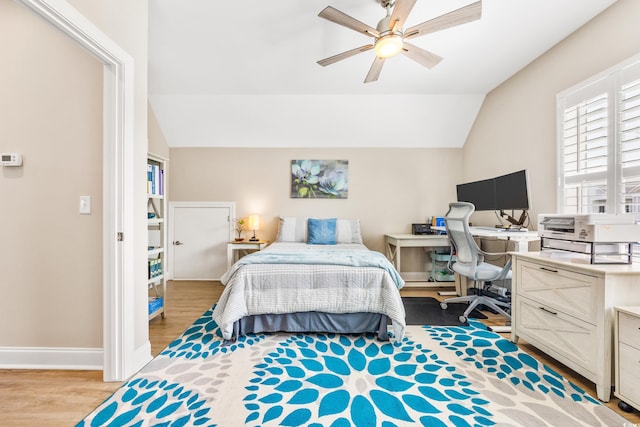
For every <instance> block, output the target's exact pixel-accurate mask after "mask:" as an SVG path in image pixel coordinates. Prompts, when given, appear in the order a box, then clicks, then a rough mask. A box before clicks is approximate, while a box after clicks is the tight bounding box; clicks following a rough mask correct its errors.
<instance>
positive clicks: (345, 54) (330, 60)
mask: <svg viewBox="0 0 640 427" xmlns="http://www.w3.org/2000/svg"><path fill="white" fill-rule="evenodd" d="M371 49H373V45H372V44H368V45H365V46H360V47H357V48H355V49H351V50H348V51H346V52H342V53H339V54H337V55H333V56H330V57H328V58H325V59H321V60H320V61H318V64H320V65H322V66H323V67H326V66H327V65H331V64H333V63H335V62H338V61H342V60H343V59H347V58H349V57H351V56H353V55H357V54H359V53H361V52H366V51H368V50H371Z"/></svg>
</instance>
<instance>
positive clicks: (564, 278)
mask: <svg viewBox="0 0 640 427" xmlns="http://www.w3.org/2000/svg"><path fill="white" fill-rule="evenodd" d="M517 268H518V271H517V272H516V273H517V277H518V294H519V295H522V296H524V297H526V298H529V299H531V300H533V301H536V302H538V303H540V304H542V305H543V306H545V307H547V308H550V309H551V310H552V311H554V312H559V313H564V314H567V315H569V316H572V317H575V318H577V319H580V320H583V321H585V322H589V323H591V324H594V325H595V324H596V322H597V318H596V316H597V294H596V291H597V289H596V286H597V284H598V281H599V279H598V277H597V276H592V275H588V274H583V273H576V272H574V271H570V270H564V269H562V268H558V267H557V266H555V265H553V264H549V265H546V264H538V263H534V262H529V261H519V262H518V267H517Z"/></svg>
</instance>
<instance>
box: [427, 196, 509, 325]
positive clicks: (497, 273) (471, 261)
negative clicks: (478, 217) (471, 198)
mask: <svg viewBox="0 0 640 427" xmlns="http://www.w3.org/2000/svg"><path fill="white" fill-rule="evenodd" d="M474 210H475V206H474V205H473V204H471V203H466V202H457V203H450V204H449V212H447V215H446V216H445V217H444V224H445V228H446V229H447V235H448V237H449V241H450V242H451V249H452V252H451V253H454V252H455V260H453V257H452V260H450V261H449V265H448V266H449V269H450V270H452V271H454V272H456V273H458V274H460V275H461V276H465V277H467V278H469V279H470V280H472V281H473V282H474V285H475V286H476V289H477V292H478V293H477V294H476V295H468V296H464V297H456V298H448V299H446V300H444V301H443V302H441V303H440V306H441V307H442V309H445V310H446V308H447V304H448V303H453V302H468V303H470V304H469V307H467V309H466V310H465V311H464V314H462V315H461V316H460V317H459V319H460V322H462V323H464V322H466V321H467V319H468V317H469V314H470V313H471V312H472V311H473V309H474V308H476V307H477V306H478V305H480V304H482V305H484V306H486V307H489V308H491V309H493V310H495V311H496V312H498V313H500V314H501V315H503V316H505V317H506V318H507V324H510V322H511V316H510V315H509V313H507V312H506V311H505V310H504V308H506V309H509V308H510V307H511V304H510V303H508V302H503V301H500V300H497V299H495V298H492V297H490V296H487V295H483V293H482V286H483V284H484V282H490V281H494V280H505V279H509V278H511V259H510V258H509V259H508V260H507V262H506V264H505V265H504V267H498V266H496V265H493V264H489V263H487V262H484V257H485V255H489V256H493V255H495V256H501V255H508V254H507V253H489V252H484V251H483V250H481V249H480V248H479V247H478V245H477V244H476V241H475V240H474V239H473V236H472V234H471V231H470V230H469V217H470V216H471V214H472V213H473V211H474ZM479 283H480V285H478V284H479Z"/></svg>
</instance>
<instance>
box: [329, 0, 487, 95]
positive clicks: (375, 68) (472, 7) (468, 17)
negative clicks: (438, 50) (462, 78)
mask: <svg viewBox="0 0 640 427" xmlns="http://www.w3.org/2000/svg"><path fill="white" fill-rule="evenodd" d="M416 1H417V0H397V1H396V0H378V2H379V3H380V5H381V6H382V7H383V8H384V9H386V11H387V15H386V16H385V17H384V18H382V19H381V20H380V22H378V25H377V28H373V27H370V26H369V25H367V24H364V23H362V22H360V21H358V20H357V19H355V18H352V17H351V16H349V15H347V14H345V13H343V12H340V11H339V10H337V9H335V8H333V7H331V6H327V7H326V8H324V9H323V10H322V12H320V13H319V14H318V16H319V17H321V18H324V19H326V20H329V21H331V22H335V23H336V24H339V25H342V26H344V27H347V28H350V29H352V30H354V31H357V32H359V33H363V34H365V35H367V36H369V37H373V38H374V41H373V43H370V44H366V45H364V46H360V47H357V48H355V49H351V50H348V51H346V52H342V53H339V54H337V55H334V56H330V57H328V58H325V59H322V60H320V61H318V64H320V65H322V66H323V67H326V66H327V65H330V64H333V63H335V62H338V61H341V60H343V59H346V58H349V57H351V56H354V55H357V54H358V53H362V52H366V51H368V50H371V49H374V50H375V53H376V57H375V59H374V60H373V64H372V65H371V68H370V69H369V73H368V74H367V77H366V78H365V80H364V82H365V83H369V82H373V81H376V80H378V77H379V76H380V71H381V70H382V66H383V65H384V61H385V59H387V58H391V57H392V56H395V55H397V54H398V53H402V54H404V55H405V56H407V57H409V58H411V59H413V60H414V61H416V62H417V63H419V64H421V65H424V66H425V67H427V68H432V67H434V66H436V65H437V64H438V63H439V62H440V61H442V58H441V57H440V56H438V55H436V54H435V53H431V52H429V51H427V50H424V49H422V48H420V47H417V46H415V45H412V44H411V43H408V42H407V40H409V39H412V38H415V37H418V36H423V35H425V34H429V33H434V32H436V31H441V30H444V29H447V28H451V27H455V26H457V25H461V24H466V23H467V22H471V21H475V20H477V19H480V16H481V15H482V1H477V2H475V3H471V4H469V5H467V6H464V7H461V8H460V9H456V10H454V11H452V12H449V13H446V14H444V15H441V16H438V17H436V18H433V19H430V20H428V21H426V22H423V23H422V24H418V25H415V26H413V27H410V28H407V29H406V30H403V29H402V28H403V26H404V23H405V21H406V19H407V17H408V16H409V13H410V12H411V9H413V6H414V5H415V4H416ZM392 7H393V13H391V8H392Z"/></svg>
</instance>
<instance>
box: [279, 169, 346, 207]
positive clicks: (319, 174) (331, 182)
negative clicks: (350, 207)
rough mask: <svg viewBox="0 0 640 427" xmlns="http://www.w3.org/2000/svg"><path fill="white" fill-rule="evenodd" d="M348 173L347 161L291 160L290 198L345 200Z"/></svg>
mask: <svg viewBox="0 0 640 427" xmlns="http://www.w3.org/2000/svg"><path fill="white" fill-rule="evenodd" d="M348 172H349V161H348V160H291V197H292V198H294V199H303V198H304V199H346V198H347V196H348V195H349V178H348Z"/></svg>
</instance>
